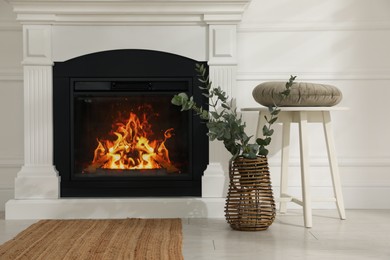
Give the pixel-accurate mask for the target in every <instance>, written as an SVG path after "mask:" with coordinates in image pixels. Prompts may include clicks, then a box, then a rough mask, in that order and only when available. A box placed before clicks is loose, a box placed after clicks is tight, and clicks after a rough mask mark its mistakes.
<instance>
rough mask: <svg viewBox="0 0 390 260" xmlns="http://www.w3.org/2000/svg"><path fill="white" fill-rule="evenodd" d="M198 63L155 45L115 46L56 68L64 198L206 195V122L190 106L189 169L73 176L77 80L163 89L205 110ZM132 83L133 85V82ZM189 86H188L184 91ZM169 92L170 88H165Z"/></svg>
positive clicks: (57, 161) (57, 151)
mask: <svg viewBox="0 0 390 260" xmlns="http://www.w3.org/2000/svg"><path fill="white" fill-rule="evenodd" d="M196 64H203V65H204V66H206V67H207V63H206V62H199V61H195V60H192V59H189V58H187V57H183V56H179V55H175V54H171V53H165V52H160V51H151V50H134V49H129V50H111V51H103V52H98V53H92V54H88V55H84V56H80V57H77V58H74V59H71V60H68V61H65V62H55V64H54V67H53V109H54V112H53V114H54V115H53V116H54V118H53V120H54V165H55V166H56V169H57V170H58V172H59V174H60V176H61V189H60V190H61V197H161V196H162V197H164V196H195V197H199V196H201V178H202V175H203V172H204V170H205V169H206V167H207V164H208V157H209V154H208V151H209V142H208V137H207V127H206V125H205V123H204V122H201V121H200V120H199V118H198V117H196V116H194V115H193V112H192V111H187V112H183V113H187V116H188V118H189V122H190V127H189V131H190V132H191V133H190V136H191V141H190V144H191V145H190V151H189V156H190V166H189V171H190V172H189V173H187V174H184V175H183V176H176V177H170V176H169V177H150V176H145V177H142V176H141V177H140V176H137V177H104V178H99V177H98V178H75V177H74V176H73V175H72V171H73V166H72V155H71V154H72V152H71V148H72V145H73V144H72V131H73V129H72V127H71V126H72V125H73V124H72V121H71V120H72V114H73V112H72V102H71V100H72V98H73V94H74V93H73V91H74V88H75V86H74V84H75V82H91V81H96V82H99V81H100V82H103V81H104V82H107V81H109V82H112V84H113V85H115V84H116V83H121V82H122V83H123V82H125V83H126V84H127V87H126V88H122V89H121V88H117V89H116V91H118V92H121V93H123V92H127V91H130V89H129V86H130V87H131V86H132V84H131V83H132V82H133V83H135V84H133V85H134V88H136V89H135V90H134V89H132V90H131V91H136V92H138V93H141V92H145V91H146V92H147V91H153V93H156V92H159V91H162V92H164V93H170V94H172V95H173V94H175V93H179V92H186V93H188V95H193V96H194V99H195V100H196V101H197V103H199V104H203V108H204V109H208V105H207V104H208V100H207V98H205V97H204V96H203V95H202V94H201V91H200V90H199V88H198V86H199V84H200V83H199V77H198V75H197V74H196V71H195V65H196ZM175 80H176V81H182V82H187V85H188V86H187V88H186V89H183V87H182V86H181V87H178V88H176V89H175V88H171V89H168V90H164V89H162V88H164V87H162V86H166V85H167V84H165V85H164V84H163V83H164V82H170V81H175ZM128 83H130V84H128ZM183 90H184V91H183ZM166 91H168V92H166ZM177 109H180V108H179V107H177Z"/></svg>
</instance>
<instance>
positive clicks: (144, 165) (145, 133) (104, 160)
mask: <svg viewBox="0 0 390 260" xmlns="http://www.w3.org/2000/svg"><path fill="white" fill-rule="evenodd" d="M142 118H143V121H142V122H141V121H140V119H139V118H138V116H137V115H136V114H134V113H130V116H129V118H128V120H127V121H126V122H120V123H117V124H115V126H116V129H113V134H114V135H115V136H116V138H117V139H116V140H115V141H110V140H101V141H100V140H99V139H97V142H98V146H97V147H96V149H95V151H94V159H93V161H92V162H91V164H90V165H89V166H88V167H87V168H86V169H85V171H86V172H88V173H94V172H96V170H97V169H98V168H103V169H122V170H132V169H165V170H166V171H167V172H168V173H176V172H180V170H179V169H178V168H176V167H175V166H174V165H173V164H172V163H171V161H170V159H169V152H168V149H167V148H166V146H165V142H166V140H168V139H169V138H171V137H172V131H173V130H174V129H173V128H169V129H168V130H166V131H165V132H164V140H159V141H158V140H150V137H149V135H150V132H151V131H150V129H151V125H150V124H149V123H148V121H147V120H146V119H147V117H146V116H145V115H143V117H142ZM145 129H147V130H145Z"/></svg>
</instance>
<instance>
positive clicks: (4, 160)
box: [0, 156, 24, 168]
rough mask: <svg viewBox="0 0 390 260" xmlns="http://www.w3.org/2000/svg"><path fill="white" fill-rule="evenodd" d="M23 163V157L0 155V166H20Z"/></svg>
mask: <svg viewBox="0 0 390 260" xmlns="http://www.w3.org/2000/svg"><path fill="white" fill-rule="evenodd" d="M23 163H24V160H23V157H9V156H4V157H3V156H0V168H20V167H22V165H23Z"/></svg>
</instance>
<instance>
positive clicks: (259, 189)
mask: <svg viewBox="0 0 390 260" xmlns="http://www.w3.org/2000/svg"><path fill="white" fill-rule="evenodd" d="M229 175H230V183H229V191H228V196H227V199H226V206H225V217H226V220H227V222H228V223H229V224H230V226H231V228H232V229H235V230H242V231H260V230H265V229H267V228H268V227H269V226H270V225H271V224H272V222H273V221H274V219H275V201H274V197H273V192H272V186H271V180H270V175H269V168H268V161H267V158H266V157H257V158H255V159H246V158H243V157H238V158H236V159H235V160H234V161H232V162H231V163H230V167H229Z"/></svg>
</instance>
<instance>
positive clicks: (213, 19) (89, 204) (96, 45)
mask: <svg viewBox="0 0 390 260" xmlns="http://www.w3.org/2000/svg"><path fill="white" fill-rule="evenodd" d="M9 2H10V4H11V5H12V6H13V9H14V12H15V13H16V15H17V20H18V21H19V22H20V23H22V24H23V30H22V31H23V32H22V34H23V61H22V63H23V75H24V81H23V85H24V164H23V166H22V168H21V170H20V171H19V172H18V174H17V176H16V178H15V198H14V199H12V200H9V201H8V202H7V203H6V218H7V219H23V218H28V219H40V218H76V217H77V218H122V217H124V218H125V217H149V218H150V217H183V218H186V217H218V218H221V217H223V216H224V213H223V212H224V205H225V196H226V190H227V178H226V171H227V169H226V168H227V162H228V159H229V154H228V153H227V152H226V149H225V148H224V147H223V145H221V144H220V143H215V142H210V143H209V149H210V152H209V154H210V158H209V164H208V165H207V168H206V170H204V171H203V172H202V169H203V168H204V167H203V168H202V166H201V165H198V162H199V161H198V160H197V159H195V156H198V155H199V156H201V157H203V156H204V157H207V153H208V149H207V147H206V149H203V148H201V147H204V146H203V145H202V144H201V142H199V141H197V140H195V138H196V136H203V137H205V135H204V134H203V133H202V132H201V129H202V127H204V125H201V124H199V125H197V122H196V121H189V124H191V123H192V126H191V127H192V130H191V131H192V132H193V133H195V134H194V135H192V134H191V136H192V138H193V139H192V143H191V145H192V146H193V147H191V151H192V154H190V155H188V156H189V161H188V169H189V170H190V171H188V173H183V174H182V175H178V174H176V176H175V175H174V176H173V177H172V176H120V177H122V178H119V180H118V183H121V184H120V185H124V186H125V184H123V183H122V182H125V183H126V182H127V183H133V187H131V188H137V187H138V188H139V187H140V186H137V185H138V184H146V182H148V181H149V180H153V181H154V183H155V185H159V182H160V181H167V182H168V181H170V182H172V183H176V184H177V185H176V186H174V187H173V188H174V189H176V188H177V187H179V186H180V187H182V189H185V188H184V187H186V188H188V187H193V189H192V190H196V193H197V194H199V189H200V186H199V185H198V179H199V178H200V177H201V179H202V185H201V186H202V187H201V198H199V197H195V195H194V196H191V197H188V196H186V197H178V196H177V197H175V198H167V197H160V198H156V197H147V198H146V197H144V196H146V195H136V193H133V194H128V195H125V194H124V193H121V194H112V193H111V194H112V195H107V194H106V195H105V196H107V197H99V198H98V197H93V198H87V196H91V195H85V196H84V197H83V198H79V197H64V191H63V190H64V189H65V190H66V189H67V188H66V187H65V186H67V185H70V184H71V182H73V183H72V184H75V189H76V187H77V189H78V191H77V192H79V193H82V192H83V191H82V190H81V188H79V187H78V186H79V185H81V184H82V183H83V182H90V183H91V184H89V185H90V186H93V185H97V186H99V185H100V188H101V187H102V186H105V185H103V183H104V182H106V183H109V182H111V181H113V179H112V177H114V176H105V177H104V180H103V179H99V178H92V177H91V178H86V177H85V176H74V177H73V179H72V177H71V171H70V169H71V165H73V164H74V161H73V162H72V161H71V159H70V158H65V157H64V158H65V159H66V160H62V159H60V157H61V156H60V153H64V154H70V147H71V145H75V144H71V140H73V139H72V138H75V136H73V137H72V136H71V135H69V136H68V135H64V136H61V135H59V133H58V131H61V129H58V128H57V127H58V126H57V124H58V123H59V121H60V122H61V121H63V123H65V126H64V128H66V129H67V131H68V132H69V133H70V132H71V122H70V120H71V118H70V115H71V114H72V113H68V115H67V116H65V115H61V116H54V115H53V113H54V110H53V104H55V106H57V105H56V104H58V102H57V101H58V100H59V99H61V100H62V99H64V100H62V102H64V107H67V110H68V112H69V110H70V109H72V107H73V106H74V104H73V105H71V101H72V102H73V100H72V99H71V98H70V97H71V96H70V94H71V92H70V91H75V88H74V86H73V87H71V84H75V83H76V82H81V83H77V84H81V85H83V82H84V83H85V82H86V83H88V82H91V80H92V82H93V81H95V80H96V79H99V80H102V81H103V79H104V80H106V79H107V80H109V83H108V84H110V85H112V84H113V82H116V83H115V84H117V83H121V81H122V80H123V81H125V82H127V83H128V82H134V81H129V80H128V79H131V80H134V79H143V80H144V79H149V80H148V81H147V82H148V83H153V85H155V84H157V82H156V81H153V82H151V81H150V80H151V79H152V78H153V79H155V80H157V81H158V80H160V79H163V80H170V79H173V78H184V79H189V80H188V81H187V80H186V82H189V84H192V86H190V89H189V91H196V89H197V88H196V84H197V81H196V78H195V76H194V70H193V64H191V63H194V61H207V64H208V66H209V75H210V80H211V81H212V82H213V84H214V86H220V87H221V88H222V89H223V90H224V91H225V92H226V93H227V94H228V95H229V96H230V97H234V96H235V92H236V91H237V86H236V75H237V62H238V55H237V28H238V24H239V23H240V21H241V20H242V18H243V13H244V11H245V9H246V7H247V6H248V5H249V4H250V2H251V1H250V0H232V1H222V0H199V1H188V0H173V1H172V0H161V1H160V0H159V1H153V0H145V1H133V0H107V1H99V0H91V1H81V0H80V1H79V0H77V1H59V0H47V1H46V0H45V1H35V0H9ZM121 49H122V50H123V49H126V50H127V51H130V50H133V51H130V52H133V53H134V54H136V53H142V51H135V50H140V49H148V50H155V51H161V52H165V54H166V53H171V56H172V58H173V57H175V55H172V54H176V55H179V56H176V58H177V60H181V61H182V66H178V67H176V68H175V69H172V67H171V64H167V63H165V62H164V63H162V61H161V60H160V59H158V58H156V59H155V60H154V61H153V62H151V61H149V62H148V63H146V61H144V60H143V59H141V60H139V59H138V60H137V62H138V64H137V65H138V66H135V68H132V69H133V70H130V69H129V68H128V67H126V66H127V65H129V64H132V62H131V60H124V59H123V58H121V57H120V55H119V54H118V55H117V56H118V57H117V59H116V61H111V62H109V63H108V62H107V59H108V58H107V57H106V58H104V59H97V60H95V61H94V62H92V64H89V65H85V66H83V65H80V64H82V62H75V61H77V60H78V61H82V60H84V59H86V58H87V57H92V56H94V55H92V56H89V54H91V53H95V54H96V53H99V54H100V55H101V57H103V56H110V52H109V51H110V50H121ZM129 49H130V50H129ZM106 51H108V52H106ZM115 53H116V51H115ZM117 53H120V51H118V52H117ZM145 53H146V51H145ZM154 54H156V55H157V56H159V54H158V52H155V53H154ZM160 54H163V53H160ZM84 55H85V56H84ZM161 56H166V55H161ZM168 56H169V55H168ZM180 56H181V57H180ZM75 57H78V58H76V59H74V58H75ZM183 57H187V58H191V59H192V60H191V59H186V58H183ZM132 59H134V57H133V58H132ZM185 60H187V62H186V61H185ZM64 61H66V62H64ZM77 63H78V64H79V65H77ZM118 63H122V64H124V66H117V64H118ZM66 64H69V65H66ZM84 64H86V63H84ZM185 64H187V65H185ZM53 65H54V67H53ZM133 65H134V63H133ZM65 66H68V67H69V70H68V71H71V74H69V73H68V74H66V73H64V71H65V70H61V69H60V67H65ZM111 66H116V68H117V69H116V71H115V70H109V71H110V73H108V72H107V70H105V68H111ZM156 68H160V69H162V70H163V71H159V73H157V74H153V73H154V72H156V71H157V70H156ZM187 68H188V70H187ZM134 70H135V71H134ZM53 72H54V75H53ZM92 72H93V73H92ZM163 72H164V73H163ZM53 76H54V77H53ZM90 79H91V80H90ZM191 79H192V80H191ZM53 80H54V83H55V84H56V86H57V84H60V85H61V86H62V87H61V88H60V91H63V95H62V96H61V95H59V94H58V93H57V94H55V95H53ZM71 80H73V83H71ZM135 82H137V80H136V81H135ZM141 82H145V81H141ZM160 82H161V81H160ZM127 83H126V84H127ZM106 84H107V83H106ZM137 84H138V83H137ZM159 84H160V83H159ZM159 84H157V85H159ZM170 85H172V84H170ZM95 87H96V86H95ZM72 89H73V90H72ZM56 91H57V90H56ZM88 91H91V92H93V89H92V90H88ZM118 91H119V90H118ZM79 92H82V91H81V90H80V91H79ZM96 92H98V93H100V91H96ZM138 92H139V93H140V92H142V91H139V90H138ZM139 93H138V94H139ZM172 93H176V92H175V91H172ZM76 94H77V93H76ZM81 94H82V93H81ZM96 94H97V93H96ZM194 94H196V95H198V94H197V93H194ZM73 95H74V93H72V98H73ZM94 98H96V96H95V97H94ZM198 98H201V97H198ZM53 101H54V103H53ZM86 101H87V103H88V100H86ZM55 106H54V108H55ZM130 110H131V109H130ZM56 113H57V112H56ZM182 116H183V117H184V116H185V115H182ZM123 117H124V116H123ZM116 118H117V117H115V119H116ZM188 118H191V120H194V117H190V116H188ZM115 119H114V120H111V122H109V123H108V124H109V126H108V128H110V126H111V125H112V124H113V122H114V121H115ZM53 120H54V121H53ZM189 120H190V119H189ZM198 123H199V122H198ZM105 125H106V124H105ZM157 125H158V124H157ZM167 127H169V128H170V126H163V127H162V128H164V129H163V130H162V131H164V130H166V128H167ZM175 127H176V126H173V128H175ZM196 127H199V129H197V128H196ZM53 129H56V130H55V136H53ZM106 131H111V129H109V130H107V129H106ZM106 131H105V132H103V133H102V136H96V137H95V136H93V137H94V141H91V142H92V143H93V146H94V148H95V145H97V140H96V139H99V140H101V139H104V138H106V139H107V138H109V137H110V138H111V137H112V136H110V135H109V136H106V134H107V133H106ZM153 131H155V132H158V131H160V130H153ZM176 138H177V135H173V136H172V138H170V139H169V141H174V140H176ZM156 139H161V137H157V138H156ZM58 142H63V147H62V149H60V150H59V151H58V150H57V148H56V151H55V155H53V153H54V150H53V148H54V146H56V147H57V144H58ZM54 144H55V145H54ZM167 145H168V143H167ZM168 149H169V147H168ZM87 154H89V152H88V153H87ZM70 156H71V155H69V157H70ZM174 157H175V156H174V154H172V152H170V159H171V160H172V161H175V159H174ZM53 159H54V160H55V161H53ZM91 159H93V158H92V157H91V156H90V155H88V161H90V160H91ZM206 161H207V158H206ZM61 163H62V164H63V166H64V167H65V169H67V170H63V169H61ZM54 164H55V166H54ZM72 167H74V165H73V166H72ZM83 168H84V167H81V169H83ZM58 174H60V175H61V176H59V175H58ZM133 175H135V174H133ZM155 175H157V173H156V174H155ZM183 176H191V177H187V178H188V179H186V177H183ZM77 177H85V178H84V179H83V178H82V179H77ZM149 177H150V178H149ZM75 178H76V179H75ZM102 178H103V176H102ZM142 178H144V180H142ZM179 178H183V179H179ZM145 179H146V180H145ZM114 180H115V179H114ZM136 182H138V183H137V185H136ZM66 183H67V185H66ZM92 183H93V185H92ZM128 185H130V184H128ZM148 185H149V184H148ZM130 186H131V185H130ZM134 186H136V187H134ZM154 188H155V187H153V186H152V187H150V186H149V187H142V188H139V189H138V191H146V190H149V191H150V190H151V189H152V190H154ZM171 188H172V187H171ZM171 188H168V189H171ZM124 189H125V188H122V191H121V192H124V191H123V190H124ZM188 190H190V188H189V189H188ZM95 191H96V193H98V194H99V196H100V194H101V191H102V190H101V189H98V190H95ZM105 192H106V191H105ZM111 192H113V193H115V192H116V191H112V190H111ZM126 192H127V191H126ZM184 192H187V189H186V190H185V191H184ZM65 193H66V192H65ZM172 193H173V192H172ZM174 193H175V194H178V193H179V191H177V190H176V191H175V192H174ZM165 195H167V196H168V194H165ZM72 196H73V195H72ZM74 196H76V195H74ZM79 196H81V195H79ZM94 196H98V195H94ZM125 196H126V197H125ZM127 196H129V198H127ZM130 196H142V198H136V197H130ZM158 196H164V194H160V195H158ZM196 196H198V195H196ZM108 197H109V198H108ZM115 197H121V198H115Z"/></svg>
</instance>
